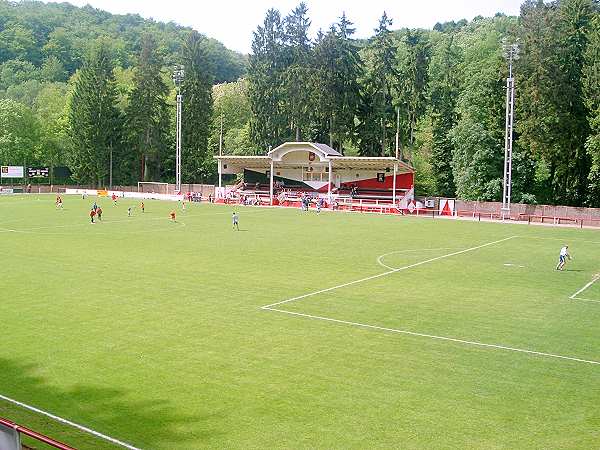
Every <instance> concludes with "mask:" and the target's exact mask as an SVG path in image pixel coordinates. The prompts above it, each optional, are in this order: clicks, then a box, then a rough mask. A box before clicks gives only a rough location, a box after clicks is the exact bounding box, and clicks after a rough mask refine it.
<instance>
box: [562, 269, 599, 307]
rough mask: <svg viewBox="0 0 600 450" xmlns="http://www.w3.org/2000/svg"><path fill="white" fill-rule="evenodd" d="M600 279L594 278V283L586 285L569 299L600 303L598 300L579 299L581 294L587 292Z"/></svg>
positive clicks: (597, 276)
mask: <svg viewBox="0 0 600 450" xmlns="http://www.w3.org/2000/svg"><path fill="white" fill-rule="evenodd" d="M599 279H600V275H595V276H594V278H592V281H590V282H589V283H588V284H586V285H585V286H584V287H582V288H581V289H579V290H578V291H577V292H575V293H574V294H573V295H571V296H570V297H569V299H570V300H582V301H584V302H598V303H600V301H597V300H587V299H584V298H579V297H577V296H578V295H579V294H581V293H583V292H585V291H586V290H587V289H588V288H589V287H590V286H592V284H594V283H595V282H596V281H598V280H599Z"/></svg>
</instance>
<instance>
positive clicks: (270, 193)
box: [269, 160, 275, 206]
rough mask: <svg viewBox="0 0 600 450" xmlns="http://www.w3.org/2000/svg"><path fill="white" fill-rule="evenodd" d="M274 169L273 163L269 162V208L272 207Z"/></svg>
mask: <svg viewBox="0 0 600 450" xmlns="http://www.w3.org/2000/svg"><path fill="white" fill-rule="evenodd" d="M274 168H275V163H274V162H273V160H271V172H270V174H271V177H270V182H269V197H270V199H271V206H273V169H274Z"/></svg>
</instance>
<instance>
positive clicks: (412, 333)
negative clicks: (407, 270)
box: [263, 307, 600, 366]
mask: <svg viewBox="0 0 600 450" xmlns="http://www.w3.org/2000/svg"><path fill="white" fill-rule="evenodd" d="M263 309H265V310H267V311H275V312H279V313H283V314H289V315H292V316H298V317H304V318H307V319H313V320H322V321H326V322H333V323H338V324H343V325H350V326H354V327H359V328H366V329H371V330H378V331H385V332H388V333H396V334H404V335H408V336H416V337H423V338H429V339H435V340H439V341H447V342H455V343H458V344H464V345H471V346H476V347H483V348H488V349H496V350H505V351H510V352H517V353H525V354H529V355H535V356H542V357H546V358H555V359H562V360H567V361H574V362H579V363H585V364H593V365H599V366H600V361H593V360H589V359H582V358H575V357H572V356H564V355H557V354H554V353H545V352H538V351H535V350H528V349H524V348H517V347H509V346H506V345H499V344H486V343H485V342H477V341H469V340H465V339H458V338H452V337H448V336H437V335H435V334H426V333H418V332H415V331H408V330H399V329H396V328H387V327H380V326H377V325H369V324H366V323H360V322H349V321H347V320H339V319H333V318H331V317H323V316H314V315H312V314H304V313H298V312H292V311H286V310H284V309H277V308H265V307H263Z"/></svg>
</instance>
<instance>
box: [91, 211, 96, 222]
mask: <svg viewBox="0 0 600 450" xmlns="http://www.w3.org/2000/svg"><path fill="white" fill-rule="evenodd" d="M94 217H96V211H94V210H93V209H91V210H90V220H91V221H92V223H94Z"/></svg>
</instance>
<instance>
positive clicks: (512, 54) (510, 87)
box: [502, 43, 519, 219]
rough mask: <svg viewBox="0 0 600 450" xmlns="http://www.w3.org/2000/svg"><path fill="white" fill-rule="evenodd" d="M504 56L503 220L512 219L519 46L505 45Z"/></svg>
mask: <svg viewBox="0 0 600 450" xmlns="http://www.w3.org/2000/svg"><path fill="white" fill-rule="evenodd" d="M504 56H505V57H506V59H508V78H507V79H506V132H505V138H504V182H503V184H502V218H503V219H504V218H505V216H508V218H510V196H511V189H512V151H513V135H514V132H513V128H514V122H515V79H514V77H513V62H514V61H515V60H517V59H519V44H516V43H515V44H506V43H505V44H504Z"/></svg>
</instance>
